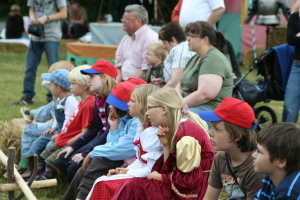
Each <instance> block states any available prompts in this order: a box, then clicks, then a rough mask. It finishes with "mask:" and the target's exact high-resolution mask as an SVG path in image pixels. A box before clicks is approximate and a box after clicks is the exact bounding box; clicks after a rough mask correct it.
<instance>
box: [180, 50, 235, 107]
mask: <svg viewBox="0 0 300 200" xmlns="http://www.w3.org/2000/svg"><path fill="white" fill-rule="evenodd" d="M198 59H199V55H198V54H196V55H194V56H193V57H192V58H191V59H190V60H189V61H188V63H187V64H186V67H185V68H184V70H183V73H182V76H181V79H180V86H181V89H182V96H183V97H186V96H188V95H190V94H191V93H193V92H195V91H196V90H197V89H198V77H199V76H201V75H204V74H217V75H220V76H221V77H222V78H223V83H222V87H221V90H220V92H219V93H218V95H217V96H216V98H214V99H213V100H211V101H209V102H207V103H205V104H203V105H204V106H206V107H208V108H210V109H212V110H213V109H215V108H216V107H217V106H218V105H219V104H220V103H221V101H222V100H223V99H224V98H225V97H232V89H233V79H232V69H231V66H230V64H229V62H228V60H227V58H226V57H225V55H224V54H223V53H222V52H220V51H219V50H218V49H216V48H215V47H214V48H212V49H210V50H209V51H208V52H207V54H206V55H205V56H204V57H203V58H202V59H201V60H200V61H199V63H198V64H197V65H195V63H196V62H197V60H198Z"/></svg>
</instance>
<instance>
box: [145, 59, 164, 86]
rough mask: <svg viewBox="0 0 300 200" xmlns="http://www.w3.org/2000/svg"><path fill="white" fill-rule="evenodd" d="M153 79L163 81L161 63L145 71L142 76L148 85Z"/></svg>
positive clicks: (162, 66)
mask: <svg viewBox="0 0 300 200" xmlns="http://www.w3.org/2000/svg"><path fill="white" fill-rule="evenodd" d="M154 78H162V79H164V62H162V63H161V64H160V65H158V66H157V67H155V68H154V67H151V68H149V69H148V70H147V72H146V74H144V75H143V76H142V79H143V80H144V81H146V82H147V83H150V82H151V80H152V79H154Z"/></svg>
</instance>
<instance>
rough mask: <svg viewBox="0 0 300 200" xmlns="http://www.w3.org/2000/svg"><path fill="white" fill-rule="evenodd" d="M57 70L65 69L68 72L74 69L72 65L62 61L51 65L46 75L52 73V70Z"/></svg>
mask: <svg viewBox="0 0 300 200" xmlns="http://www.w3.org/2000/svg"><path fill="white" fill-rule="evenodd" d="M57 69H66V70H68V71H72V70H73V69H74V65H73V64H72V63H70V62H68V61H65V60H62V61H58V62H56V63H53V64H52V65H51V66H50V67H49V70H48V73H52V72H53V71H54V70H57Z"/></svg>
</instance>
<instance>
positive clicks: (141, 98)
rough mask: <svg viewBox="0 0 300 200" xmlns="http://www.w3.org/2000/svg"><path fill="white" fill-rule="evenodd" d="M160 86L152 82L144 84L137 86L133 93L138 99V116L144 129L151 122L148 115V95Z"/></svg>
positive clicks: (136, 99)
mask: <svg viewBox="0 0 300 200" xmlns="http://www.w3.org/2000/svg"><path fill="white" fill-rule="evenodd" d="M158 89H159V86H157V85H152V84H143V85H138V86H136V87H135V88H134V89H133V90H132V93H131V95H134V97H135V101H136V110H137V113H138V115H139V116H138V118H139V120H140V121H141V125H142V129H145V128H147V126H148V125H149V124H150V121H149V119H148V117H147V116H146V114H145V113H146V106H147V97H148V96H149V95H150V94H151V93H152V92H154V91H156V90H158Z"/></svg>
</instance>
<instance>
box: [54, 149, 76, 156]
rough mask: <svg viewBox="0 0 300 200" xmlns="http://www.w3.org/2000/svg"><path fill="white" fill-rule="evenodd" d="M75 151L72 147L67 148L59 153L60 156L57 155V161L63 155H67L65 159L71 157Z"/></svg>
mask: <svg viewBox="0 0 300 200" xmlns="http://www.w3.org/2000/svg"><path fill="white" fill-rule="evenodd" d="M73 151H74V149H73V148H72V147H67V148H65V149H64V150H62V151H61V152H59V153H58V154H57V156H56V159H58V158H59V157H60V156H61V155H62V154H64V153H65V154H66V155H65V156H64V158H67V157H69V155H70V154H71V153H72V152H73Z"/></svg>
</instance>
